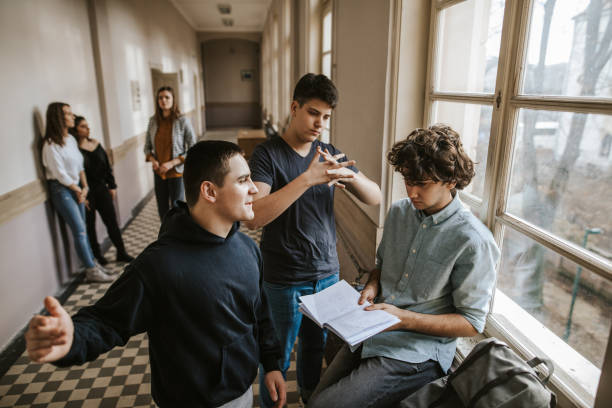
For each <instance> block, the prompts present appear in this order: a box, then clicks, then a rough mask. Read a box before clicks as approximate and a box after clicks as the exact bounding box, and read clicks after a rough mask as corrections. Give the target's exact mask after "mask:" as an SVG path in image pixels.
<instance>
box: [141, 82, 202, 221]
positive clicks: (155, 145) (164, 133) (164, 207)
mask: <svg viewBox="0 0 612 408" xmlns="http://www.w3.org/2000/svg"><path fill="white" fill-rule="evenodd" d="M195 142H196V138H195V134H194V132H193V127H192V126H191V122H189V119H187V118H186V117H185V116H183V115H181V112H180V111H179V108H178V102H177V100H176V98H175V97H174V91H173V90H172V88H171V87H169V86H162V87H161V88H159V90H158V91H157V106H156V109H155V115H153V116H152V117H151V119H149V126H148V128H147V138H146V141H145V148H144V152H145V155H146V159H147V161H150V162H151V164H152V168H153V172H154V173H155V174H154V177H155V198H156V199H157V211H158V212H159V218H160V220H161V219H163V217H164V215H165V214H166V212H168V210H169V209H170V208H171V207H172V206H174V202H175V201H176V200H183V201H184V200H185V188H184V186H183V163H184V162H185V155H186V154H187V150H189V148H190V147H191V146H193V145H194V144H195Z"/></svg>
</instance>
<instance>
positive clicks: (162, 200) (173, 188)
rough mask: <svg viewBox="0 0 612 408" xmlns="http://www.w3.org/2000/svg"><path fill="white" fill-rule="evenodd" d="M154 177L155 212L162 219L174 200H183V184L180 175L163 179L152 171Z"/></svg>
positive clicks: (172, 205)
mask: <svg viewBox="0 0 612 408" xmlns="http://www.w3.org/2000/svg"><path fill="white" fill-rule="evenodd" d="M154 175H155V177H154V179H155V182H154V185H155V200H156V201H157V212H158V214H159V220H160V221H163V219H164V215H166V213H167V212H168V211H169V210H170V208H172V207H174V202H175V201H176V200H181V201H185V186H184V185H183V178H182V177H175V178H168V179H165V180H164V179H163V178H161V177H159V176H158V175H157V173H154Z"/></svg>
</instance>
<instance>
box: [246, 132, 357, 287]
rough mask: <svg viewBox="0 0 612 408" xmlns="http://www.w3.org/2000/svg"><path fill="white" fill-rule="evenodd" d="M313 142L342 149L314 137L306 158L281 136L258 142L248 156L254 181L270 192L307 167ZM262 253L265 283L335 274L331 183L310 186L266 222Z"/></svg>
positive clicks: (293, 282)
mask: <svg viewBox="0 0 612 408" xmlns="http://www.w3.org/2000/svg"><path fill="white" fill-rule="evenodd" d="M317 146H321V149H322V150H323V151H325V149H328V150H329V151H330V153H332V154H334V155H335V154H338V153H340V151H339V150H338V149H336V148H335V147H334V146H332V145H330V144H326V143H323V142H320V141H318V140H315V141H314V142H313V143H312V147H311V149H310V152H309V153H308V155H307V156H306V157H302V156H300V155H299V154H298V153H297V152H296V151H295V150H293V149H292V148H291V146H289V145H288V144H287V143H286V142H285V141H284V140H283V138H281V137H277V138H274V139H272V140H269V141H267V142H265V143H262V144H260V145H258V146H257V148H256V149H255V151H254V152H253V155H252V156H251V160H250V161H249V166H250V168H251V178H252V180H253V181H258V182H262V183H266V184H268V185H269V186H270V187H271V190H270V194H272V193H274V192H275V191H278V190H280V189H281V188H283V187H285V186H286V185H287V184H289V183H290V182H291V181H292V180H293V179H295V178H297V177H298V176H299V175H300V174H302V173H303V172H304V171H306V169H307V168H308V165H309V164H310V162H311V161H312V158H313V156H314V154H315V152H316V149H317ZM346 160H347V158H342V159H340V160H339V161H346ZM349 168H350V169H351V170H353V171H354V172H355V173H357V172H358V171H359V170H357V168H355V167H353V166H351V167H349ZM261 252H262V255H263V264H264V279H265V281H266V282H270V283H277V284H282V285H296V284H299V283H303V282H307V281H312V280H318V279H323V278H325V277H327V276H330V275H332V274H334V273H337V272H338V271H339V263H338V253H337V252H336V224H335V220H334V187H333V186H332V187H329V186H327V184H322V185H318V186H314V187H311V188H309V189H308V190H306V192H304V194H302V196H301V197H300V198H298V199H297V200H296V201H295V202H294V203H293V204H291V206H289V208H287V209H286V210H285V211H284V212H283V213H282V214H281V215H279V216H278V217H277V218H276V219H275V220H273V221H272V222H270V223H269V224H268V225H266V226H265V227H264V230H263V235H262V238H261Z"/></svg>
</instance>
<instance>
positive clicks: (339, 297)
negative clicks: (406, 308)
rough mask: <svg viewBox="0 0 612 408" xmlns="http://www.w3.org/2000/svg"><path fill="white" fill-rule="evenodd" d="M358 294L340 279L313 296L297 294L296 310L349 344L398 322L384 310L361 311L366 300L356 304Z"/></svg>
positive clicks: (367, 304)
mask: <svg viewBox="0 0 612 408" xmlns="http://www.w3.org/2000/svg"><path fill="white" fill-rule="evenodd" d="M359 296H360V295H359V292H357V291H356V290H355V289H353V287H352V286H351V285H349V284H348V283H346V281H344V280H341V281H340V282H338V283H336V284H334V285H332V286H330V287H329V288H327V289H323V290H322V291H321V292H319V293H315V294H314V295H306V296H300V301H301V302H302V303H301V304H300V312H302V313H303V314H304V315H306V316H308V317H309V318H310V319H312V320H313V321H314V322H315V323H316V324H318V325H319V326H320V327H325V328H328V329H329V330H331V331H332V332H334V333H336V335H338V337H340V338H341V339H342V340H344V341H345V342H347V343H348V344H349V345H351V346H355V345H357V344H359V343H361V342H362V341H364V340H365V339H367V338H370V337H372V336H374V335H375V334H376V333H380V332H381V331H383V330H384V329H386V328H387V327H390V326H393V325H394V324H396V323H399V321H400V320H399V319H398V318H397V317H395V316H393V315H391V314H389V313H387V312H385V311H382V310H372V311H369V312H368V311H365V310H363V309H364V308H365V307H367V306H369V305H370V303H368V302H365V303H364V304H363V305H359V304H357V302H358V301H359Z"/></svg>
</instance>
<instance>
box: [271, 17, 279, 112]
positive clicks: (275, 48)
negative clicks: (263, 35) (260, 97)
mask: <svg viewBox="0 0 612 408" xmlns="http://www.w3.org/2000/svg"><path fill="white" fill-rule="evenodd" d="M278 31H279V30H278V18H277V17H276V16H273V17H272V58H271V62H270V63H271V65H272V66H271V69H270V75H271V79H270V85H271V89H272V100H271V107H272V123H274V124H278V123H279V120H280V112H279V109H278V107H279V101H278V99H279V96H280V94H279V82H280V81H279V77H278V73H279V65H280V51H279V32H278Z"/></svg>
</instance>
